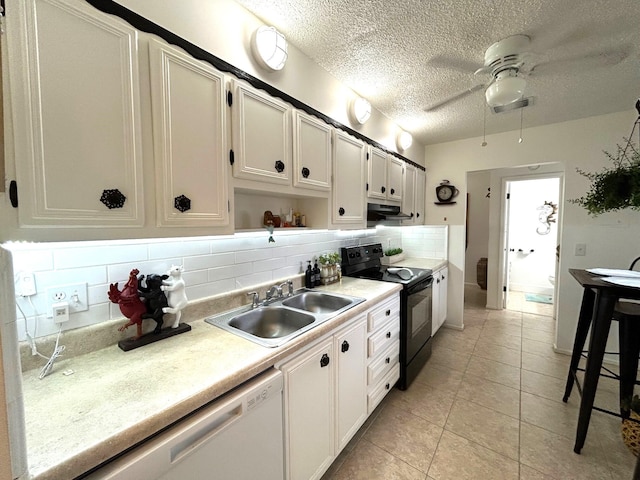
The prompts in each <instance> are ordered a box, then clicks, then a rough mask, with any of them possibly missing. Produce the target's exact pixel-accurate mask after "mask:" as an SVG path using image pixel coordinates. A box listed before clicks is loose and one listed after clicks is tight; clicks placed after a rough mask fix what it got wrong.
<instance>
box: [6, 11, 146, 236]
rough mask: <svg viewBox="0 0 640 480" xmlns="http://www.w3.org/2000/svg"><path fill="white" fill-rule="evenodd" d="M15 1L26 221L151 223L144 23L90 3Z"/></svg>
mask: <svg viewBox="0 0 640 480" xmlns="http://www.w3.org/2000/svg"><path fill="white" fill-rule="evenodd" d="M11 7H12V8H13V9H14V11H12V18H13V19H14V20H15V21H12V22H7V30H8V31H7V34H8V35H7V36H8V37H10V40H11V41H10V42H9V57H10V59H11V63H12V67H15V68H11V69H10V74H11V79H10V87H11V101H12V108H11V110H12V114H13V128H14V135H15V136H14V145H15V157H16V159H18V161H17V162H16V173H17V183H18V189H19V192H18V193H19V195H20V200H21V201H20V207H19V221H20V225H21V226H36V225H58V226H91V227H100V226H104V227H112V226H141V225H143V224H144V216H143V187H142V185H143V182H142V148H141V142H140V138H141V130H140V106H139V96H140V95H139V91H138V88H139V79H138V58H137V48H138V45H137V43H138V38H137V34H136V31H135V30H134V29H133V28H131V27H130V26H129V25H128V24H126V23H125V22H124V21H121V20H120V19H117V18H115V17H113V16H110V15H105V14H103V13H101V12H98V11H97V10H95V9H94V8H93V7H91V6H89V5H88V4H85V2H74V3H70V2H67V1H63V0H39V1H36V0H25V1H24V2H13V3H12V5H11Z"/></svg>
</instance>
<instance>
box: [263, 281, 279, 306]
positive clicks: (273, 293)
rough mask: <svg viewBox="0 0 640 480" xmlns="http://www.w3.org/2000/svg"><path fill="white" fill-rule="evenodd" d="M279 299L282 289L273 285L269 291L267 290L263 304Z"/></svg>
mask: <svg viewBox="0 0 640 480" xmlns="http://www.w3.org/2000/svg"><path fill="white" fill-rule="evenodd" d="M280 297H282V288H281V287H280V285H274V286H272V287H271V288H269V290H267V294H266V298H265V303H266V302H268V301H271V300H276V299H278V298H280Z"/></svg>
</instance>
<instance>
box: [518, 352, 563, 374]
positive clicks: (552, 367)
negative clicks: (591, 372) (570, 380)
mask: <svg viewBox="0 0 640 480" xmlns="http://www.w3.org/2000/svg"><path fill="white" fill-rule="evenodd" d="M570 362H571V358H570V357H569V356H567V355H563V356H562V357H556V358H550V357H543V356H541V355H536V354H534V353H528V352H522V369H523V370H530V371H532V372H537V373H543V374H545V375H549V376H551V377H556V378H560V379H563V380H566V378H567V375H568V374H569V363H570Z"/></svg>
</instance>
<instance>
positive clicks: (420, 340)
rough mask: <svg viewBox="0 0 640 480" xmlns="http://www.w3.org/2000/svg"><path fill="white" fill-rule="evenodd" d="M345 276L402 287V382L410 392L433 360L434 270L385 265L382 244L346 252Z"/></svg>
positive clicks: (343, 259)
mask: <svg viewBox="0 0 640 480" xmlns="http://www.w3.org/2000/svg"><path fill="white" fill-rule="evenodd" d="M341 253H342V274H343V275H345V276H348V277H356V278H366V279H370V280H380V281H382V282H393V283H399V284H401V285H402V287H403V288H402V291H401V292H400V380H398V388H399V389H400V390H406V389H407V387H408V386H409V385H410V384H411V382H412V381H413V380H414V379H415V377H416V376H417V375H418V373H419V372H420V370H421V369H422V367H423V366H424V364H425V363H426V362H427V360H428V359H429V357H430V356H431V328H432V325H431V323H432V322H431V308H432V306H431V304H432V285H433V276H432V273H433V272H432V270H430V269H424V268H414V267H405V266H400V265H393V266H389V267H387V266H384V265H382V264H381V262H380V259H381V258H382V256H383V255H384V254H383V251H382V244H380V243H374V244H371V245H362V246H359V247H346V248H342V250H341Z"/></svg>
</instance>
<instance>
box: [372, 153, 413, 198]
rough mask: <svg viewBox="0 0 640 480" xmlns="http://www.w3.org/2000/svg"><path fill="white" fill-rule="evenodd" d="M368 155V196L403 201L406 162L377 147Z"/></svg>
mask: <svg viewBox="0 0 640 480" xmlns="http://www.w3.org/2000/svg"><path fill="white" fill-rule="evenodd" d="M368 155H369V157H368V162H367V170H368V182H367V184H368V189H367V197H368V198H370V199H372V200H379V201H381V202H388V201H391V202H400V201H402V187H403V186H402V184H403V178H402V171H403V168H404V162H403V161H402V160H400V159H399V158H396V157H394V156H393V155H389V154H387V153H385V152H384V151H382V150H380V149H378V148H375V147H371V148H370V152H369V153H368ZM373 203H375V202H373Z"/></svg>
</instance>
